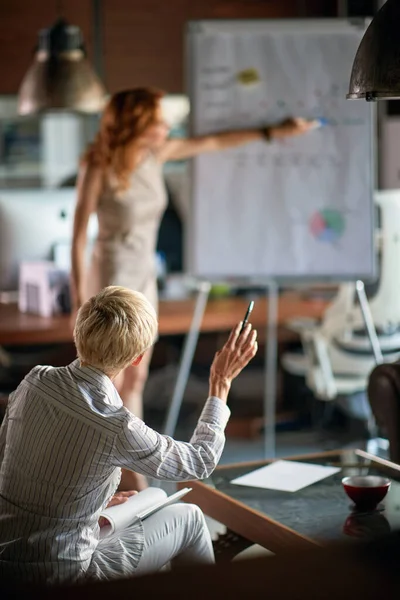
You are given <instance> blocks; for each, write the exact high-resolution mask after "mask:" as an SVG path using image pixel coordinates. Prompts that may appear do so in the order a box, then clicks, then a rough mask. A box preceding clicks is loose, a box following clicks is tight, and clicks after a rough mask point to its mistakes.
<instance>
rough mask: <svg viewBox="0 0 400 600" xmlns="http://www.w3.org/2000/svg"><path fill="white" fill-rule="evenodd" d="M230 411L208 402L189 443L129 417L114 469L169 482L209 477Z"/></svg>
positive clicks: (221, 404)
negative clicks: (179, 440) (129, 470)
mask: <svg viewBox="0 0 400 600" xmlns="http://www.w3.org/2000/svg"><path fill="white" fill-rule="evenodd" d="M229 416H230V410H229V409H228V407H227V406H226V405H225V403H224V402H222V401H221V400H220V399H219V398H214V397H212V398H209V399H208V400H207V402H206V404H205V406H204V409H203V411H202V413H201V416H200V419H199V421H198V423H197V426H196V429H195V431H194V433H193V436H192V438H191V440H190V442H189V443H187V442H178V441H176V440H174V439H172V438H171V437H169V436H165V435H161V434H159V433H157V432H156V431H154V430H153V429H151V428H150V427H147V426H146V425H145V424H144V423H143V421H141V420H140V419H138V418H137V417H135V416H134V415H132V414H131V413H127V416H126V419H125V421H124V423H123V425H122V427H121V431H120V432H119V434H118V436H117V438H116V443H115V448H114V451H115V454H114V460H115V465H116V466H118V467H123V468H127V469H131V470H132V471H137V472H138V473H142V474H143V475H147V476H149V477H154V478H156V479H164V480H169V481H188V480H191V479H204V478H206V477H209V476H210V475H211V473H212V472H213V470H214V469H215V467H216V466H217V464H218V461H219V459H220V457H221V454H222V450H223V448H224V444H225V434H224V430H225V427H226V424H227V422H228V419H229Z"/></svg>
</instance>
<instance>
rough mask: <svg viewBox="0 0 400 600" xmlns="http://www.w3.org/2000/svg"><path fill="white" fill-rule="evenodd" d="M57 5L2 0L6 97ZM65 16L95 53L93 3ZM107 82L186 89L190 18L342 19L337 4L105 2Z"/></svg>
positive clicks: (82, 1) (75, 4)
mask: <svg viewBox="0 0 400 600" xmlns="http://www.w3.org/2000/svg"><path fill="white" fill-rule="evenodd" d="M59 4H60V3H59V2H57V0H40V1H39V2H33V1H32V0H1V2H0V48H1V53H0V73H1V78H0V94H16V93H17V91H18V87H19V84H20V82H21V79H22V77H23V75H24V73H25V71H26V70H27V68H28V66H29V64H30V61H31V58H32V54H33V51H34V48H35V44H36V42H37V32H38V30H39V29H41V28H43V27H48V26H50V25H51V24H52V23H53V22H54V21H55V19H56V18H57V16H59V13H58V12H57V6H58V5H59ZM61 6H62V15H63V16H64V17H65V18H66V19H67V20H69V21H70V22H71V23H73V24H76V25H79V26H80V27H81V29H82V32H83V35H84V39H85V43H86V46H87V49H88V53H89V56H91V55H92V48H93V12H92V9H93V2H92V0H68V2H67V1H65V2H61ZM102 7H103V13H102V17H103V18H102V21H103V32H102V33H103V36H102V38H103V50H104V61H103V63H104V69H105V74H104V78H105V81H106V84H107V86H108V88H109V90H110V91H111V92H114V91H117V90H119V89H122V88H125V87H131V86H136V85H157V86H159V87H161V88H164V89H166V90H168V91H169V92H171V93H179V92H182V91H183V89H184V82H183V35H184V26H185V23H186V21H188V20H190V19H219V18H223V19H230V18H239V19H240V18H242V19H243V18H248V19H253V18H276V17H279V18H281V17H296V16H302V17H306V16H334V15H335V14H336V0H323V1H321V0H170V1H169V2H167V1H166V0H103V2H102Z"/></svg>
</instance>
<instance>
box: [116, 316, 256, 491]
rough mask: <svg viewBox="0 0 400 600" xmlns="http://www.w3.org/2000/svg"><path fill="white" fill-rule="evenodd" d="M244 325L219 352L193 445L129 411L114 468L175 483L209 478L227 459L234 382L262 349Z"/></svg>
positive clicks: (120, 434) (211, 372)
mask: <svg viewBox="0 0 400 600" xmlns="http://www.w3.org/2000/svg"><path fill="white" fill-rule="evenodd" d="M240 325H241V324H239V325H238V326H237V327H236V328H235V330H234V331H233V332H232V333H231V335H230V337H229V340H228V341H227V343H226V344H225V346H224V347H223V348H222V350H221V351H220V352H218V353H217V354H216V356H215V359H214V361H213V364H212V367H211V371H210V393H209V396H210V397H209V399H208V400H207V402H206V404H205V407H204V409H203V412H202V414H201V416H200V419H199V422H198V424H197V427H196V429H195V431H194V434H193V436H192V438H191V440H190V442H189V443H185V442H178V441H176V440H174V439H172V438H171V437H168V436H165V435H161V434H159V433H157V432H156V431H154V430H153V429H150V428H149V427H147V426H146V425H145V424H144V423H143V421H141V420H140V419H138V418H137V417H135V416H134V415H131V414H129V413H128V415H127V418H126V420H125V422H124V424H123V426H122V429H121V431H120V433H119V435H118V436H117V439H116V444H115V453H114V464H115V466H118V467H123V468H127V469H130V470H132V471H136V472H139V473H142V474H143V475H148V476H149V477H155V478H156V479H164V480H169V481H187V480H190V479H204V478H205V477H209V476H210V475H211V473H212V472H213V470H214V469H215V467H216V466H217V464H218V461H219V459H220V457H221V454H222V450H223V447H224V443H225V435H224V430H225V426H226V424H227V422H228V419H229V415H230V411H229V409H228V408H227V406H226V402H227V398H228V393H229V389H230V386H231V382H232V380H233V379H234V378H235V377H236V376H237V375H238V374H239V373H240V371H241V370H242V369H243V368H244V367H245V366H246V365H247V363H248V362H249V361H250V360H251V359H252V358H253V356H254V355H255V353H256V351H257V342H256V332H255V331H253V332H251V327H250V326H248V327H247V328H246V329H245V330H244V332H243V333H242V334H241V335H240V337H239V331H240Z"/></svg>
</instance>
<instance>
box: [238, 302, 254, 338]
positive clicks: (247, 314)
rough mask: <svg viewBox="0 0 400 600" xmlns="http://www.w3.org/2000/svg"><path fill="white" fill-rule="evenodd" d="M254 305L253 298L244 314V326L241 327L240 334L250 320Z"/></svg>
mask: <svg viewBox="0 0 400 600" xmlns="http://www.w3.org/2000/svg"><path fill="white" fill-rule="evenodd" d="M253 307H254V301H253V300H252V301H251V302H250V304H249V306H248V307H247V310H246V314H245V315H244V319H243V323H242V327H241V329H240V332H239V335H241V333H242V332H243V329H244V328H245V327H246V325H247V322H248V320H249V316H250V313H251V311H252V310H253Z"/></svg>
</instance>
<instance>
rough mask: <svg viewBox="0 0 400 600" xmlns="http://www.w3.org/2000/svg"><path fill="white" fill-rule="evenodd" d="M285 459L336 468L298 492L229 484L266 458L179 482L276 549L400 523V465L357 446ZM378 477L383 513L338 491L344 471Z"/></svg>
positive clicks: (233, 527) (219, 517)
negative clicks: (384, 482)
mask: <svg viewBox="0 0 400 600" xmlns="http://www.w3.org/2000/svg"><path fill="white" fill-rule="evenodd" d="M290 460H298V461H301V462H310V463H316V464H325V465H328V464H329V465H332V466H338V467H340V468H341V471H340V472H339V473H337V474H335V475H333V476H331V477H329V478H328V479H324V480H322V481H319V482H317V483H315V484H314V485H312V486H308V487H306V488H304V489H303V490H299V491H298V492H294V493H292V492H279V491H273V490H262V489H258V488H250V487H244V486H243V487H242V486H238V485H234V484H232V483H230V482H231V480H232V479H234V478H236V477H238V476H240V475H244V474H245V473H249V472H251V471H253V470H255V469H257V468H259V467H262V466H264V465H267V464H269V463H271V462H273V461H272V460H270V461H263V462H254V463H247V464H236V465H226V466H221V467H217V469H216V470H215V472H214V473H213V475H212V477H211V479H210V480H209V481H204V482H203V481H192V482H190V483H179V484H178V487H179V488H184V487H191V488H192V489H193V491H192V492H190V493H189V494H188V495H187V496H185V497H184V500H185V501H186V502H191V503H193V504H197V505H198V506H199V507H200V508H201V509H202V510H203V512H204V513H205V514H206V515H208V516H210V517H212V518H213V519H215V520H216V521H218V522H220V523H222V524H223V525H226V527H227V528H228V530H230V531H233V532H234V533H236V534H238V535H240V536H242V537H244V538H246V539H247V540H249V541H251V542H253V543H254V544H259V545H261V546H263V547H264V548H267V549H268V550H270V551H272V552H274V553H279V552H282V551H283V550H286V549H294V548H299V549H300V550H301V549H303V548H306V547H310V546H311V547H312V546H318V545H320V546H323V545H326V544H327V543H331V542H338V541H343V540H350V539H351V538H352V536H354V538H357V537H359V535H360V531H364V532H365V534H366V536H367V537H368V535H373V534H374V533H375V534H376V535H382V534H384V533H385V532H389V531H390V528H392V529H397V528H398V526H399V514H398V508H397V507H398V506H399V504H400V466H398V465H395V464H393V463H390V462H389V461H382V460H381V459H378V458H376V457H374V456H372V455H368V454H367V453H366V452H364V451H362V450H343V451H334V452H326V453H320V454H314V455H308V456H297V457H291V458H290ZM366 474H372V475H381V476H382V475H383V476H385V477H389V478H390V479H392V486H391V489H390V491H389V494H388V496H387V500H388V502H387V505H386V510H385V512H384V513H383V512H380V511H373V512H370V513H355V512H352V508H351V501H350V500H349V498H348V497H347V496H346V494H345V493H344V490H343V489H342V484H341V479H342V478H343V477H345V476H347V475H366Z"/></svg>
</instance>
